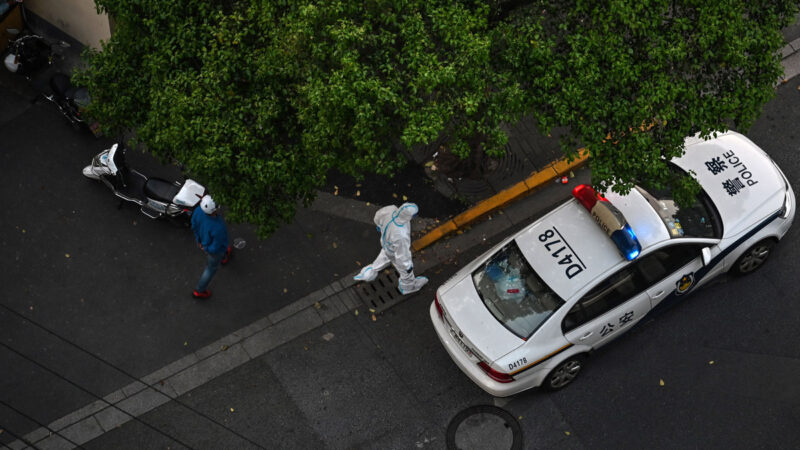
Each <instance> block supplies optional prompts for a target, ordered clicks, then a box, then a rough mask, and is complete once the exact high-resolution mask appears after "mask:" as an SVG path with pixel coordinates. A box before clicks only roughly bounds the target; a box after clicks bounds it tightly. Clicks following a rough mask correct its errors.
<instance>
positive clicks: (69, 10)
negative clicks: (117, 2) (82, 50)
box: [25, 0, 111, 49]
mask: <svg viewBox="0 0 800 450" xmlns="http://www.w3.org/2000/svg"><path fill="white" fill-rule="evenodd" d="M25 7H26V8H27V9H28V11H30V12H32V13H34V14H36V15H37V16H39V17H41V18H42V19H44V20H46V21H48V22H49V23H50V24H51V25H53V26H55V27H56V28H59V29H61V31H63V32H65V33H67V34H68V35H70V36H72V37H73V38H75V39H76V40H78V41H79V42H80V43H82V44H83V45H86V46H91V47H94V48H97V49H99V48H100V41H101V40H103V41H107V40H108V38H109V37H111V29H110V27H109V21H108V16H106V15H105V14H97V10H96V9H95V6H94V0H25Z"/></svg>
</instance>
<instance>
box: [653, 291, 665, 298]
mask: <svg viewBox="0 0 800 450" xmlns="http://www.w3.org/2000/svg"><path fill="white" fill-rule="evenodd" d="M662 295H664V291H658V292H656V293H655V294H653V295H651V297H653V298H660V297H661V296H662Z"/></svg>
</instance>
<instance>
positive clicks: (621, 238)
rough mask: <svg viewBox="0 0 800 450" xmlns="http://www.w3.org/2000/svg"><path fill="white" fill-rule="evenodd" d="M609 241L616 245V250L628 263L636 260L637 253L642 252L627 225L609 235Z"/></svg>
mask: <svg viewBox="0 0 800 450" xmlns="http://www.w3.org/2000/svg"><path fill="white" fill-rule="evenodd" d="M611 240H612V241H614V243H615V244H617V248H618V249H619V251H620V252H621V253H622V256H624V257H625V259H627V260H628V261H633V260H634V259H636V257H637V256H639V252H641V251H642V246H641V245H640V244H639V240H638V239H636V235H635V234H634V233H633V230H632V229H631V226H630V225H628V224H627V223H626V224H625V226H624V227H622V229H621V230H617V231H615V232H613V233H611Z"/></svg>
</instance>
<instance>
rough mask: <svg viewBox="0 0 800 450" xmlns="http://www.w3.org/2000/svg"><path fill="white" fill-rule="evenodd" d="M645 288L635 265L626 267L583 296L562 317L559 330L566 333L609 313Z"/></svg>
mask: <svg viewBox="0 0 800 450" xmlns="http://www.w3.org/2000/svg"><path fill="white" fill-rule="evenodd" d="M646 287H647V286H646V285H644V284H643V283H642V277H641V275H640V274H639V273H638V271H637V270H636V264H631V265H628V266H626V267H624V268H623V269H622V270H620V271H619V272H617V273H615V274H614V275H612V276H610V277H608V278H607V279H605V280H604V281H603V282H601V283H600V284H598V285H597V286H595V287H594V289H592V290H591V291H589V292H588V293H587V294H586V295H584V296H583V298H582V299H580V301H578V303H576V304H575V306H573V307H572V309H571V310H570V311H569V312H568V313H567V315H566V316H565V317H564V321H563V322H562V323H561V329H562V330H563V331H564V332H567V331H569V330H572V329H573V328H577V327H578V326H580V325H583V324H584V323H586V322H588V321H590V320H592V319H594V318H595V317H598V316H600V315H602V314H605V313H606V312H608V311H611V310H612V309H614V308H616V307H617V306H619V305H621V304H622V303H623V302H625V300H627V299H629V298H631V297H633V296H634V295H636V294H638V293H639V292H641V291H642V290H644V289H645V288H646Z"/></svg>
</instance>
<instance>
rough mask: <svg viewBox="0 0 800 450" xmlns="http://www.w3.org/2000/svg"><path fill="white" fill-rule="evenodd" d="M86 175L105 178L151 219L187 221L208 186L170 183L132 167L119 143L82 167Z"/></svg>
mask: <svg viewBox="0 0 800 450" xmlns="http://www.w3.org/2000/svg"><path fill="white" fill-rule="evenodd" d="M83 175H84V176H85V177H87V178H91V179H93V180H100V181H102V182H103V183H104V184H105V185H106V186H108V187H109V189H111V191H112V192H114V195H116V196H117V197H119V198H120V199H122V200H125V201H129V202H133V203H136V204H137V205H139V206H141V211H142V213H143V214H144V215H145V216H147V217H150V218H151V219H158V218H160V217H167V218H173V219H183V220H185V221H186V222H185V223H188V222H189V220H190V218H191V216H192V211H193V210H194V207H195V206H197V205H198V204H199V203H200V199H201V198H203V195H205V193H206V188H205V187H203V186H202V185H201V184H200V183H197V182H196V181H194V180H190V179H187V180H186V182H184V183H180V182H178V181H174V182H169V181H166V180H162V179H160V178H149V177H147V176H146V175H144V174H142V173H140V172H138V171H136V170H135V169H131V168H129V167H128V165H127V164H126V162H125V149H120V148H119V147H118V145H117V144H114V145H113V146H111V148H109V149H106V150H103V151H102V152H100V153H98V154H97V155H96V156H95V157H94V158H92V163H91V164H89V165H88V166H86V167H84V168H83ZM121 204H122V202H120V205H121Z"/></svg>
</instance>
